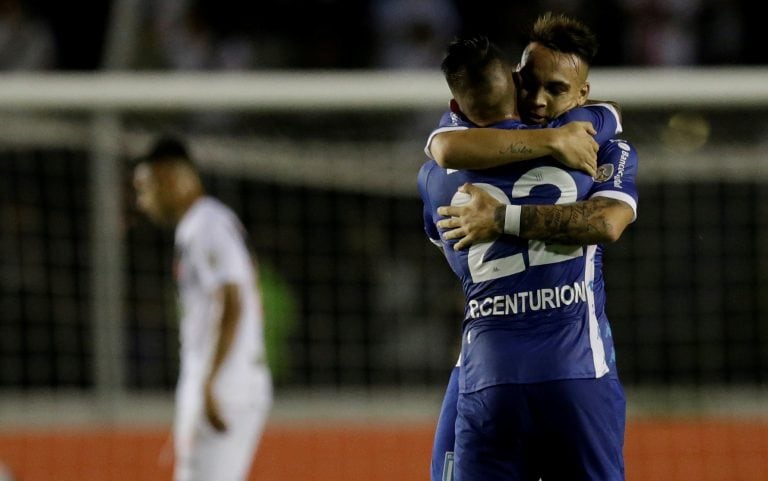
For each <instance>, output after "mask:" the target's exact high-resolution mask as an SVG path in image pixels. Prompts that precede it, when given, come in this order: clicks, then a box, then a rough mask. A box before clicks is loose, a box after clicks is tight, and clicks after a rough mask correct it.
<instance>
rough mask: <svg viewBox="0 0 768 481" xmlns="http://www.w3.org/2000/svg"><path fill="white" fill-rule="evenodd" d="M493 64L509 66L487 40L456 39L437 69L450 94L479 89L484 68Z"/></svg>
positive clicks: (485, 81)
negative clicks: (442, 76) (443, 77)
mask: <svg viewBox="0 0 768 481" xmlns="http://www.w3.org/2000/svg"><path fill="white" fill-rule="evenodd" d="M497 62H500V63H502V64H509V58H508V57H507V56H506V55H505V54H504V52H503V51H502V50H501V49H500V48H499V47H498V46H497V45H496V44H494V43H493V42H491V41H490V40H489V39H488V37H485V36H476V37H471V38H460V37H457V38H455V39H454V40H453V41H452V42H451V43H450V44H448V49H447V52H446V55H445V57H444V58H443V62H442V63H441V64H440V69H441V70H442V71H443V75H444V76H445V80H446V81H447V82H448V87H449V88H450V89H451V91H454V90H459V91H465V90H467V89H478V88H479V89H483V88H484V87H485V86H486V85H487V83H488V78H487V76H486V72H487V71H488V68H489V67H491V66H493V65H494V64H495V63H497Z"/></svg>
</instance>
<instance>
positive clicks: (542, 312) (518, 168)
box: [418, 159, 607, 391]
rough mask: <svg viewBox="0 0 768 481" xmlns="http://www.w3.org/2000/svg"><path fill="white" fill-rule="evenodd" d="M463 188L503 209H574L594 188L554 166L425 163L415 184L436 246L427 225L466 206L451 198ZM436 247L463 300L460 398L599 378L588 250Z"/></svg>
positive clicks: (521, 242) (522, 243) (538, 245)
mask: <svg viewBox="0 0 768 481" xmlns="http://www.w3.org/2000/svg"><path fill="white" fill-rule="evenodd" d="M465 182H471V183H473V184H474V185H476V186H480V187H482V188H484V189H486V190H487V191H488V192H490V193H491V194H492V195H493V196H494V197H495V198H496V199H498V200H499V201H501V202H502V203H505V204H509V203H515V204H559V203H568V202H574V201H577V200H583V199H585V198H586V196H587V195H588V194H589V191H590V189H591V187H592V185H593V180H592V178H591V177H589V176H588V175H587V174H585V173H582V172H579V171H574V170H571V169H567V168H565V167H563V166H562V165H561V164H558V163H557V162H556V161H554V160H553V159H544V160H540V161H533V162H523V163H518V164H513V165H510V166H504V167H499V168H495V169H488V170H483V171H451V170H447V169H443V168H441V167H439V166H438V165H437V164H436V163H435V162H434V161H429V162H427V163H425V164H424V166H422V169H421V171H420V173H419V179H418V183H419V189H420V193H421V195H422V199H423V200H424V205H425V227H426V228H427V230H428V233H429V235H430V237H431V238H432V239H434V240H439V239H441V237H440V235H439V233H438V232H437V230H436V228H435V227H434V224H435V223H436V222H437V221H438V220H439V219H440V218H441V217H440V216H439V215H438V214H437V207H438V206H441V205H449V204H453V205H458V204H461V203H462V202H463V201H466V195H465V194H461V193H458V194H457V193H456V190H457V189H458V187H459V186H461V185H462V184H464V183H465ZM430 226H431V227H430ZM430 229H431V232H430ZM441 242H443V245H444V251H445V255H446V258H447V260H448V262H449V264H450V265H451V268H452V269H453V271H454V272H455V273H456V275H457V276H458V277H459V279H460V281H461V284H462V287H463V290H464V293H465V296H466V304H465V319H464V326H465V327H464V336H463V346H462V356H463V359H462V367H463V369H462V379H461V385H462V390H463V391H464V390H475V389H481V388H482V387H485V386H488V385H493V384H496V383H499V382H502V383H503V382H540V381H547V380H553V379H565V378H573V377H596V376H597V375H602V374H603V373H604V372H603V371H604V370H606V369H607V367H606V366H605V363H604V355H603V352H602V350H601V347H602V346H595V345H594V343H593V342H592V341H594V340H595V339H593V336H594V335H596V334H595V333H594V332H593V329H594V328H596V326H597V324H596V322H597V321H596V318H595V317H594V297H593V293H592V291H591V289H592V284H591V283H592V279H593V278H594V270H593V264H592V262H593V261H594V252H595V249H596V248H595V246H591V247H584V246H563V245H552V244H546V243H544V242H539V241H529V240H526V239H521V238H519V237H515V236H509V235H504V236H501V237H499V238H497V239H496V240H494V241H492V242H485V243H479V244H476V245H473V246H472V247H471V248H469V249H465V250H460V251H455V250H454V249H453V243H454V241H447V242H446V241H441ZM601 359H603V361H601ZM598 364H599V365H598Z"/></svg>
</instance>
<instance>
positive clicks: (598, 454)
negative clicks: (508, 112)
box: [419, 17, 637, 480]
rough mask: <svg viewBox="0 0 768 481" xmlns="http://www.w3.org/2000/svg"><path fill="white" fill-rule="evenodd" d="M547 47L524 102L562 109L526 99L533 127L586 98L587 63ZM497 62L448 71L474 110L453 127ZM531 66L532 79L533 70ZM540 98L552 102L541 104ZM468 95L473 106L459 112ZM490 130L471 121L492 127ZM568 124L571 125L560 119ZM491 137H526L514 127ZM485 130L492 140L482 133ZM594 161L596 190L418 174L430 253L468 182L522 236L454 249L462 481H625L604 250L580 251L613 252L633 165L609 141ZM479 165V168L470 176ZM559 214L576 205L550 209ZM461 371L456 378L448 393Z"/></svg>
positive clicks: (538, 53)
mask: <svg viewBox="0 0 768 481" xmlns="http://www.w3.org/2000/svg"><path fill="white" fill-rule="evenodd" d="M566 20H567V19H566ZM563 21H564V19H562V18H559V19H558V18H555V19H554V20H553V19H552V18H548V17H544V18H543V19H542V20H540V21H539V22H537V27H538V28H539V31H540V33H541V34H546V33H547V31H548V29H549V30H551V29H552V28H553V27H557V25H558V24H560V25H561V24H562V22H563ZM536 31H537V30H536V29H534V36H535V35H536ZM542 40H546V39H542ZM561 42H562V39H561ZM545 45H548V46H547V47H546V48H539V47H541V44H537V42H534V43H532V44H531V45H529V47H528V48H527V49H526V56H524V62H525V61H526V60H527V63H525V64H524V65H523V68H522V69H521V71H520V73H519V75H520V76H521V77H525V76H526V75H528V76H529V78H528V79H527V80H526V82H527V83H522V84H521V86H522V87H523V88H522V89H521V90H522V94H523V95H525V93H526V90H533V89H535V88H536V86H537V85H541V86H543V87H541V88H543V89H544V90H546V89H553V90H555V92H556V95H555V97H557V98H549V99H548V100H547V101H542V100H540V99H539V100H535V98H536V97H535V96H532V98H534V102H532V103H531V106H532V107H531V108H529V110H528V111H526V112H524V111H522V110H521V114H523V115H524V116H525V115H528V120H535V121H538V120H540V119H549V118H550V117H554V116H557V115H559V114H561V113H562V112H563V111H565V110H567V108H570V107H571V106H573V105H570V106H569V103H570V104H574V105H578V104H579V103H583V101H584V100H585V99H586V92H584V91H583V90H582V89H581V88H580V87H581V86H582V85H583V80H584V79H585V78H586V70H585V69H586V68H587V67H588V65H582V64H581V63H580V62H582V61H586V60H588V59H589V58H585V59H581V58H579V57H578V56H575V57H574V56H573V55H570V54H562V52H561V51H559V50H557V48H558V45H557V43H554V44H545ZM550 47H554V48H550ZM485 54H487V52H485V53H484V54H483V55H485ZM483 55H481V58H484V56H483ZM542 57H543V60H545V62H544V63H543V65H542ZM447 60H448V59H447ZM486 60H487V59H486ZM495 60H497V59H495V58H494V57H493V55H492V56H491V61H490V62H487V63H482V62H481V63H480V64H479V65H477V64H474V65H473V64H472V63H461V62H459V67H460V68H459V69H458V70H457V71H456V72H453V73H457V74H458V75H457V76H454V77H453V78H452V75H451V74H452V72H451V71H450V69H449V70H448V71H446V74H447V75H446V78H447V79H448V81H449V84H451V90H452V92H453V93H454V95H455V98H456V100H457V103H459V104H461V105H462V107H463V106H464V105H469V108H464V109H463V110H462V112H461V114H463V115H459V114H458V113H454V116H449V120H448V122H447V123H446V126H447V127H448V128H460V127H461V123H462V122H466V120H475V118H477V116H476V115H475V114H476V113H477V112H476V111H475V110H473V108H474V107H475V106H476V105H482V99H490V98H491V97H489V96H487V95H484V93H487V92H488V91H489V89H487V88H479V87H482V86H483V85H482V82H480V83H479V84H477V83H474V84H473V82H472V81H467V78H471V77H472V76H473V75H475V76H479V77H480V78H483V76H484V75H486V74H488V73H489V72H491V71H494V68H492V67H489V65H491V66H494V67H498V65H499V64H500V63H501V62H500V61H495ZM547 60H549V61H552V60H559V61H563V60H565V61H566V67H567V66H568V65H570V66H571V68H570V71H569V69H567V68H566V69H565V70H564V71H565V72H566V75H565V76H563V75H562V74H563V72H562V70H563V65H558V62H554V63H552V64H551V65H547V62H546V61H547ZM484 62H485V61H484ZM526 66H528V67H530V68H529V69H528V70H526ZM445 67H446V65H444V68H445ZM448 67H450V65H448ZM558 68H560V70H558ZM501 71H503V68H502V69H501V70H495V72H496V73H497V74H498V73H499V72H501ZM581 73H583V74H584V75H583V77H581ZM502 75H503V74H502ZM462 79H463V80H462ZM563 86H565V88H563ZM478 88H479V90H478ZM539 90H541V89H539ZM587 92H588V87H587ZM457 94H458V95H457ZM539 96H540V97H543V98H546V97H547V95H542V93H541V92H539ZM461 97H465V98H471V99H473V100H474V102H471V103H467V102H461V100H460V99H461ZM475 97H477V98H479V99H480V101H477V98H475ZM523 98H525V97H523ZM524 105H525V104H524ZM564 106H566V108H563V107H564ZM486 110H487V109H486ZM473 117H474V118H473ZM480 117H482V115H480ZM505 118H508V117H505V116H502V117H500V118H499V120H502V119H505ZM485 120H486V119H482V122H477V121H475V123H476V124H480V125H482V124H483V123H485V124H486V125H488V124H493V122H486V121H485ZM490 120H491V121H492V120H493V119H490ZM566 120H567V116H566V117H560V118H559V119H558V121H559V122H563V121H566ZM598 120H599V119H598ZM493 126H494V127H500V128H513V129H514V128H520V127H519V125H517V124H514V123H513V122H510V121H509V120H507V121H505V122H504V123H502V124H495V125H493ZM483 130H486V131H491V130H493V129H475V130H474V131H475V132H481V131H483ZM442 135H444V134H441V136H442ZM438 138H439V137H434V140H437V139H438ZM434 140H433V141H432V142H433V143H434ZM602 140H604V139H602ZM602 140H601V142H602ZM491 153H492V155H491V158H490V160H488V159H484V160H482V161H481V162H495V161H496V160H494V158H493V155H496V154H494V153H493V152H492V151H491ZM458 158H459V159H460V160H459V161H460V162H462V161H464V160H461V158H460V156H459V157H458ZM600 158H601V164H600V167H599V172H598V175H597V179H596V180H595V181H593V180H592V179H590V178H588V176H585V175H583V174H581V173H577V172H574V171H569V170H567V169H563V168H562V165H560V164H556V163H554V162H552V161H551V159H550V160H549V161H544V160H542V161H537V162H534V163H529V164H527V165H523V164H519V165H517V166H512V167H506V168H497V169H491V170H488V171H472V172H450V171H447V170H444V169H440V168H439V167H438V166H437V165H435V164H434V163H432V162H430V163H427V164H425V168H424V169H422V171H421V173H420V176H419V180H420V182H419V187H420V190H421V193H422V196H423V198H424V199H425V207H426V211H427V212H426V216H427V222H426V226H427V231H428V232H429V233H430V237H432V238H433V239H434V240H435V241H437V242H440V243H443V241H441V240H440V236H439V232H438V231H437V229H436V228H435V227H436V225H435V222H441V223H446V222H448V223H449V224H448V225H446V227H456V225H458V224H451V223H452V222H455V219H443V220H440V219H441V217H440V215H438V213H437V212H436V206H437V205H440V204H441V203H445V204H449V203H454V204H455V203H457V202H460V201H462V200H464V199H462V197H463V194H461V193H459V194H456V190H455V187H457V186H459V185H462V183H463V182H466V181H467V180H470V181H474V182H484V183H485V184H487V185H484V187H486V188H488V189H489V190H490V191H492V192H493V195H494V197H495V198H497V199H499V200H500V201H502V202H503V203H504V204H509V205H508V206H506V207H503V208H501V209H499V208H498V207H496V208H494V209H492V212H493V214H496V213H498V212H501V214H500V215H499V217H497V218H496V219H497V220H498V219H502V220H503V219H507V220H508V221H509V223H508V225H507V226H506V227H507V231H509V232H511V233H513V234H516V236H515V237H511V236H507V237H501V238H499V239H496V240H495V241H494V242H490V243H489V242H486V243H483V244H475V245H474V246H473V247H472V248H471V249H470V250H469V251H460V250H459V251H457V250H453V249H450V248H449V249H446V256H447V257H448V260H449V262H450V263H451V265H452V267H453V268H454V270H455V271H456V272H457V274H458V275H459V277H460V278H461V279H462V284H463V286H464V288H465V292H466V293H467V298H468V300H469V302H468V304H467V310H466V318H465V330H464V336H463V343H464V346H463V355H464V359H463V363H462V364H463V368H462V377H461V385H462V394H461V396H460V400H459V411H460V416H459V419H458V422H457V424H456V431H457V433H458V435H459V437H458V439H457V444H456V449H457V452H456V454H457V458H456V464H457V470H456V475H457V479H538V478H539V477H542V478H543V479H545V480H549V479H601V480H602V479H610V480H613V479H623V461H622V455H621V446H622V442H623V423H624V399H623V393H622V391H621V386H620V384H619V382H618V378H617V377H616V369H615V360H614V358H613V348H612V342H611V338H610V330H609V326H608V322H607V319H606V318H605V316H604V312H603V310H602V306H603V302H604V301H603V299H604V298H603V287H602V276H601V271H600V262H601V250H600V247H599V246H596V245H589V246H587V247H580V246H578V245H573V244H584V245H587V244H595V243H598V242H610V241H613V240H616V239H617V238H618V236H620V235H621V232H622V231H623V229H624V227H626V225H627V224H628V223H630V222H631V221H632V219H633V218H634V213H635V206H636V198H637V197H636V192H635V189H634V170H635V169H636V155H635V153H634V151H633V150H632V148H631V146H630V145H629V144H628V143H626V142H623V141H611V142H610V143H606V144H605V146H604V148H603V149H602V151H601V156H600ZM466 161H467V162H468V161H469V160H466ZM477 166H483V165H482V164H468V165H466V167H477ZM458 167H464V166H463V165H458ZM449 172H450V173H449ZM464 189H465V191H466V192H469V193H471V194H473V200H472V202H473V203H475V202H477V199H482V197H481V196H480V195H479V194H478V193H477V192H476V190H477V189H479V187H477V186H475V187H472V186H467V187H465V188H464ZM510 194H511V195H510ZM510 197H511V199H510ZM587 198H588V199H589V200H586V201H582V200H581V199H587ZM485 200H486V201H487V200H488V199H485ZM574 201H577V202H575V203H571V202H574ZM510 202H513V203H515V204H518V203H519V204H524V206H520V205H514V206H513V205H512V204H510ZM487 203H488V204H492V203H493V202H487ZM555 203H557V204H562V203H569V205H567V206H566V205H544V204H555ZM536 204H541V205H536ZM470 205H471V204H470ZM448 209H449V210H448V212H440V213H441V214H447V215H454V214H458V213H460V212H458V211H455V210H453V211H452V210H450V209H464V210H465V211H466V210H467V209H470V208H469V207H463V208H457V207H452V208H448ZM442 210H443V208H441V211H442ZM470 210H471V209H470ZM493 214H492V216H491V218H492V219H493ZM497 215H498V214H497ZM492 224H493V225H498V222H496V223H493V222H492ZM502 224H503V222H502ZM441 227H443V225H441ZM464 228H466V226H465V227H464ZM490 230H492V229H489V231H490ZM464 233H466V232H464ZM464 233H460V230H459V231H453V232H449V233H448V234H449V235H444V239H445V240H446V241H447V242H446V243H447V244H451V243H454V242H455V241H452V240H451V239H452V237H454V236H460V235H463V234H464ZM470 233H471V232H470ZM525 239H537V240H549V241H552V242H558V243H562V244H566V245H552V244H549V245H547V244H544V243H541V242H536V241H528V240H525ZM470 242H471V240H470ZM462 247H463V246H462ZM458 372H459V371H458V370H455V371H454V374H453V376H452V381H455V380H456V375H457V374H458ZM452 388H453V385H449V387H448V389H447V391H446V399H445V402H444V405H443V411H442V413H441V419H440V423H439V425H438V430H437V434H436V444H435V459H434V460H433V479H439V477H438V476H439V473H437V475H436V473H435V470H434V468H435V467H436V466H437V467H439V466H440V463H441V460H440V459H438V456H439V455H440V454H441V450H442V451H447V448H446V447H445V444H447V441H449V440H450V438H451V434H452V433H451V429H450V428H451V427H452V426H451V423H450V421H451V419H452V417H451V409H452V407H453V406H455V404H452V403H455V401H453V399H455V397H454V396H456V395H457V394H456V393H455V391H453V390H452ZM478 406H482V409H480V410H478V409H477V407H478ZM486 427H490V429H486ZM441 442H442V443H443V444H442V445H441ZM545 448H547V449H545ZM550 460H556V461H555V462H549V461H550ZM447 471H448V472H450V469H448V470H447Z"/></svg>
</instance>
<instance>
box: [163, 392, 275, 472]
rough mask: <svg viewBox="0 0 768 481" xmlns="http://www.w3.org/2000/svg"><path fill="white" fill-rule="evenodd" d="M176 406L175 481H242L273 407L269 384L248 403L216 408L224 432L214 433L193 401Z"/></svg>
mask: <svg viewBox="0 0 768 481" xmlns="http://www.w3.org/2000/svg"><path fill="white" fill-rule="evenodd" d="M193 404H194V407H193V406H190V405H189V404H186V405H182V406H177V415H176V425H175V433H174V447H175V455H176V460H175V466H174V481H211V480H216V481H244V480H245V479H247V477H248V474H249V471H250V468H251V463H252V462H253V457H254V454H255V453H256V449H257V447H258V444H259V440H260V439H261V435H262V433H263V432H264V427H265V426H266V422H267V418H268V415H269V410H270V408H271V406H272V389H271V384H269V385H265V386H264V390H262V391H261V392H260V393H259V395H258V396H257V397H256V398H255V399H253V400H252V401H250V402H247V403H245V402H238V403H224V402H221V403H220V406H219V408H220V409H221V414H222V417H223V419H224V422H225V423H226V425H227V430H226V432H223V433H220V432H217V431H215V430H214V429H213V428H212V427H211V425H210V424H209V423H208V421H207V420H206V419H205V416H204V415H203V412H202V405H201V404H200V403H198V402H194V403H193Z"/></svg>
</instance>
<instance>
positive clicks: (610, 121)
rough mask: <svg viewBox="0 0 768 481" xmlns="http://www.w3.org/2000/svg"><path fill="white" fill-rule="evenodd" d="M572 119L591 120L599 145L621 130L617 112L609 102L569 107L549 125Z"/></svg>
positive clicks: (555, 125)
mask: <svg viewBox="0 0 768 481" xmlns="http://www.w3.org/2000/svg"><path fill="white" fill-rule="evenodd" d="M574 121H585V122H591V123H592V125H593V126H594V128H595V130H596V131H597V134H595V141H596V142H597V143H598V144H599V145H603V144H604V143H605V142H607V141H608V140H610V139H612V138H614V137H616V135H618V134H620V133H621V132H622V131H623V128H622V126H621V120H620V119H619V113H618V112H617V111H616V109H615V108H614V107H613V105H611V104H590V105H585V106H583V107H577V108H575V109H571V110H569V111H568V112H566V113H564V114H563V115H561V116H560V117H558V118H557V119H555V120H554V121H553V122H551V123H550V124H549V126H550V127H560V126H562V125H564V124H567V123H569V122H574Z"/></svg>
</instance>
